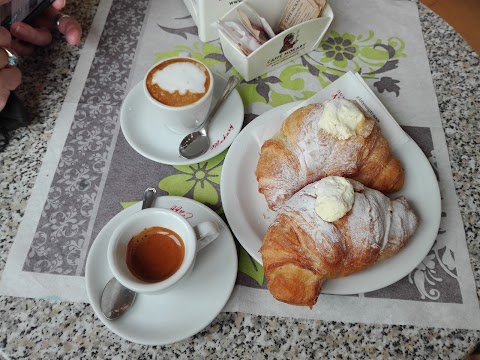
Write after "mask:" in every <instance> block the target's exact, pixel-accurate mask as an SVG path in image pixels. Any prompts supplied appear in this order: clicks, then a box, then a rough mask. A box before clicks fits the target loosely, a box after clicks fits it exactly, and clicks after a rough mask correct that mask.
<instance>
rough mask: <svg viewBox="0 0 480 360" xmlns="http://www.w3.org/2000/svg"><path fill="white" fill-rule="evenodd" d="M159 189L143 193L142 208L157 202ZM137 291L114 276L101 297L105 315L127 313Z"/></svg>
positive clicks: (111, 315)
mask: <svg viewBox="0 0 480 360" xmlns="http://www.w3.org/2000/svg"><path fill="white" fill-rule="evenodd" d="M156 195H157V191H156V190H155V189H154V188H147V189H146V190H145V192H144V193H143V203H142V210H143V209H148V208H150V207H152V205H153V203H154V202H155V199H156ZM136 297H137V293H136V292H135V291H132V290H130V289H127V288H126V287H125V286H123V285H122V284H120V283H119V282H118V280H117V279H115V278H114V277H112V278H111V279H110V280H109V281H108V283H107V285H105V287H104V289H103V291H102V295H101V298H100V309H101V310H102V314H103V316H105V317H106V318H107V319H108V320H115V319H118V318H119V317H120V316H122V315H123V314H125V313H126V312H127V311H128V309H130V308H131V307H132V305H133V303H134V302H135V298H136Z"/></svg>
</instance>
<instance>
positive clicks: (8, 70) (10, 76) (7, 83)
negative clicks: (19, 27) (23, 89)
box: [0, 27, 22, 111]
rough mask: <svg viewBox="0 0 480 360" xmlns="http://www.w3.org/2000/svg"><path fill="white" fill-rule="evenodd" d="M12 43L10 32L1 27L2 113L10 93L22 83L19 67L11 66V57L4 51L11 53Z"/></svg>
mask: <svg viewBox="0 0 480 360" xmlns="http://www.w3.org/2000/svg"><path fill="white" fill-rule="evenodd" d="M11 41H12V36H11V34H10V32H9V31H8V30H7V29H5V28H4V27H0V111H2V110H3V108H4V107H5V104H6V103H7V100H8V97H9V96H10V92H11V91H13V90H15V89H16V88H17V86H18V85H20V83H21V82H22V73H21V72H20V70H19V69H18V68H17V67H15V66H14V67H11V66H10V65H9V55H8V53H7V51H6V50H5V49H3V48H6V49H8V50H10V51H11V49H12V47H11Z"/></svg>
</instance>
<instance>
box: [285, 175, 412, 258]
mask: <svg viewBox="0 0 480 360" xmlns="http://www.w3.org/2000/svg"><path fill="white" fill-rule="evenodd" d="M347 180H348V181H349V182H350V183H351V184H352V186H353V188H354V190H355V201H354V203H353V207H352V209H351V211H350V212H349V213H347V214H346V215H345V216H347V217H346V218H345V221H344V223H345V225H344V229H343V232H344V233H348V234H349V236H350V238H351V241H350V247H349V249H347V250H348V251H352V252H355V253H362V254H365V255H364V256H365V261H369V259H371V258H372V257H373V258H374V259H377V258H378V257H381V252H382V250H383V249H384V248H385V247H386V246H389V248H393V249H397V251H398V249H399V248H401V247H402V246H403V245H404V241H405V239H406V238H410V237H411V236H412V235H413V233H414V232H415V229H416V226H417V224H418V221H417V217H416V216H415V214H414V213H413V211H411V210H410V208H409V207H408V204H407V202H406V201H405V199H403V198H400V199H397V200H393V201H392V200H390V199H389V198H388V197H387V196H385V195H383V194H382V193H381V192H380V191H377V190H374V189H370V188H367V187H365V186H363V185H362V184H361V183H359V182H357V181H355V180H352V179H347ZM317 183H318V182H314V183H312V184H310V185H307V186H305V187H304V188H303V189H301V190H300V191H298V192H297V193H296V194H295V195H293V196H292V197H291V198H290V199H289V200H288V201H286V202H285V204H284V205H283V206H282V207H281V208H280V210H279V211H278V214H286V215H289V216H291V217H292V218H293V219H296V223H297V224H299V225H300V226H301V229H302V230H303V231H305V232H306V233H307V234H309V235H310V237H312V239H314V240H315V242H316V244H315V245H316V249H317V251H318V252H319V254H321V253H322V252H323V251H324V249H325V248H326V247H327V248H328V249H331V248H332V246H331V245H332V244H325V243H324V242H325V241H328V242H330V243H336V242H339V241H341V240H342V238H341V234H340V232H339V230H338V228H337V223H336V222H332V223H329V222H326V221H324V220H322V219H321V218H320V216H318V214H317V213H316V212H315V199H316V197H317V188H318V186H317ZM342 220H343V219H342ZM366 254H369V255H366ZM322 256H323V255H322Z"/></svg>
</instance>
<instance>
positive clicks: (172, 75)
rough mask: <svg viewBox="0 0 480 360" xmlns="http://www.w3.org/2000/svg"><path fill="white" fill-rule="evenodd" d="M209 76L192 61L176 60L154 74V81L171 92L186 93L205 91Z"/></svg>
mask: <svg viewBox="0 0 480 360" xmlns="http://www.w3.org/2000/svg"><path fill="white" fill-rule="evenodd" d="M206 80H207V76H206V75H205V72H204V71H203V70H202V69H201V68H200V65H198V66H197V65H195V64H193V63H191V62H175V63H173V64H170V65H168V66H166V67H164V68H163V69H162V70H159V71H157V72H155V74H153V77H152V82H153V83H155V84H157V85H158V86H159V87H161V88H162V89H164V90H166V91H168V92H169V93H174V92H175V91H178V92H179V93H180V95H184V94H185V93H186V92H187V91H190V92H191V93H204V92H205V81H206Z"/></svg>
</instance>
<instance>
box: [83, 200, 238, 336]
mask: <svg viewBox="0 0 480 360" xmlns="http://www.w3.org/2000/svg"><path fill="white" fill-rule="evenodd" d="M154 207H159V208H168V209H172V210H174V211H176V212H178V213H180V214H182V215H183V216H184V217H185V218H186V219H187V220H188V221H189V222H190V223H191V224H192V225H193V226H195V225H197V224H199V223H201V222H203V221H207V220H210V221H214V222H216V223H217V224H218V225H219V227H220V228H221V232H220V236H219V237H218V238H217V239H215V240H214V241H213V242H212V243H211V244H209V245H208V246H206V247H205V248H204V249H202V250H200V251H199V252H198V254H197V258H196V260H195V265H194V268H193V271H192V273H191V274H190V276H189V277H188V278H185V279H183V280H182V281H181V282H180V283H178V284H177V285H175V287H174V288H172V289H171V290H170V291H168V292H166V293H162V294H157V295H144V294H138V295H137V299H136V301H135V303H134V305H133V307H132V308H131V309H130V310H129V311H128V312H127V313H125V314H124V315H123V316H122V317H121V318H119V319H117V320H114V321H110V320H107V319H106V318H105V317H104V316H103V314H102V312H101V310H100V296H101V294H102V291H103V288H104V286H105V284H106V283H107V282H108V280H110V278H111V277H112V273H111V272H110V268H109V267H108V262H107V261H106V259H107V248H108V242H109V240H110V236H111V234H112V232H113V230H114V229H115V228H116V227H117V226H119V225H120V224H121V223H122V221H123V220H124V219H125V218H126V217H128V216H129V215H130V214H133V213H134V212H136V211H140V210H141V204H140V203H137V204H135V205H132V206H130V207H128V208H127V209H125V210H123V211H121V212H120V213H118V214H117V215H115V216H114V217H113V218H112V219H111V220H110V221H109V222H108V223H107V224H106V225H105V226H104V228H103V229H102V230H101V231H100V233H99V234H98V236H97V237H96V239H95V241H94V243H93V244H92V247H91V249H90V252H89V254H88V258H87V263H86V268H85V281H86V288H87V295H88V298H89V301H90V304H91V306H92V308H93V311H94V312H95V314H96V316H97V317H98V318H99V319H100V320H101V321H102V322H103V323H104V324H105V326H107V327H108V328H109V329H110V330H111V331H113V332H114V333H116V334H117V335H119V336H120V337H122V338H124V339H126V340H129V341H132V342H135V343H139V344H144V345H166V344H172V343H175V342H177V341H181V340H183V339H186V338H188V337H190V336H193V335H194V334H196V333H198V332H199V331H201V330H202V329H204V328H205V327H206V326H208V325H209V324H210V323H211V322H212V321H213V320H214V319H215V317H216V316H217V315H218V314H219V313H220V311H221V310H222V309H223V307H224V306H225V304H226V303H227V301H228V299H229V298H230V295H231V293H232V290H233V287H234V285H235V280H236V277H237V268H238V262H237V251H236V248H235V243H234V240H233V237H232V234H231V232H230V230H229V229H228V227H227V225H226V224H225V222H224V221H223V220H222V219H221V218H220V216H218V215H217V214H216V213H215V212H214V211H212V210H211V209H209V208H208V207H206V206H205V205H203V204H200V203H199V202H197V201H194V200H191V199H188V198H184V197H178V196H162V197H159V198H158V199H157V200H156V201H155V205H154Z"/></svg>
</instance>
